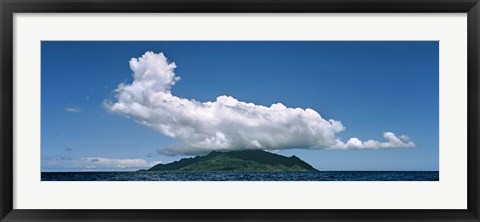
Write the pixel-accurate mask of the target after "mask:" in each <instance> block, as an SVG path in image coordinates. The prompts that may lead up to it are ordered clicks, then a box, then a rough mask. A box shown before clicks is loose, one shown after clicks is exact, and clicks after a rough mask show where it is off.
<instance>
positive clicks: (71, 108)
mask: <svg viewBox="0 0 480 222" xmlns="http://www.w3.org/2000/svg"><path fill="white" fill-rule="evenodd" d="M64 110H65V112H70V113H79V112H81V111H82V110H81V109H80V108H78V107H76V106H67V107H65V109H64Z"/></svg>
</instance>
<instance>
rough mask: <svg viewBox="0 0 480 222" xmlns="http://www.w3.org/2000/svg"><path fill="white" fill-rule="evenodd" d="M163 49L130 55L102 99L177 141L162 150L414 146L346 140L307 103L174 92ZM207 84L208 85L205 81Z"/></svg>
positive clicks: (389, 135)
mask: <svg viewBox="0 0 480 222" xmlns="http://www.w3.org/2000/svg"><path fill="white" fill-rule="evenodd" d="M176 67H177V66H176V64H175V63H173V62H169V61H168V60H167V58H166V57H165V56H164V54H163V53H158V54H157V53H153V52H146V53H145V54H144V55H143V56H141V57H140V58H132V59H131V60H130V69H131V70H132V72H133V81H132V82H131V83H121V84H119V85H118V87H117V88H116V89H115V91H114V93H115V98H116V101H114V102H110V101H106V102H105V103H104V105H105V107H106V109H107V110H108V111H110V112H112V113H116V114H120V115H122V116H126V117H132V118H133V119H134V120H135V121H136V122H138V123H139V124H142V125H145V126H147V127H150V128H152V129H154V130H156V131H158V132H160V133H161V134H163V135H166V136H168V137H171V138H174V139H175V140H176V141H177V142H178V143H177V144H174V145H171V146H168V147H164V148H162V149H160V150H159V152H158V153H160V154H168V155H175V154H187V155H194V154H201V153H206V152H210V151H213V150H241V149H263V150H282V149H292V148H300V149H383V148H409V147H415V144H414V143H413V141H411V140H410V138H409V137H408V136H404V135H402V136H400V137H397V136H396V135H395V134H394V133H393V132H388V131H387V132H385V133H384V134H383V137H384V139H385V140H384V141H376V140H366V141H362V140H360V139H359V138H357V137H352V138H350V139H348V140H347V142H344V140H343V141H342V139H341V138H340V137H338V136H337V134H338V133H340V132H342V131H344V130H345V127H344V125H343V124H342V122H341V121H338V120H334V119H325V118H324V117H322V116H321V115H320V114H319V113H318V112H317V111H315V110H313V109H310V108H298V107H286V106H285V105H283V104H282V103H274V104H272V105H270V106H264V105H259V104H254V103H251V102H243V101H239V100H238V99H236V98H234V97H232V96H228V95H221V96H218V97H217V98H216V100H215V101H208V102H199V101H196V100H194V99H186V98H181V97H178V96H175V95H173V94H172V92H171V88H172V87H173V86H174V85H175V84H176V83H177V82H178V81H179V80H180V77H179V76H176V75H175V73H174V69H175V68H176ZM204 87H209V86H204Z"/></svg>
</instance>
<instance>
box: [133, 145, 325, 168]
mask: <svg viewBox="0 0 480 222" xmlns="http://www.w3.org/2000/svg"><path fill="white" fill-rule="evenodd" d="M142 171H173V172H306V171H317V170H316V169H315V168H313V167H312V166H311V165H309V164H308V163H306V162H305V161H303V160H301V159H300V158H298V157H296V156H295V155H293V156H291V157H286V156H282V155H278V154H274V153H270V152H266V151H263V150H241V151H227V152H220V151H212V152H210V153H209V154H208V155H205V156H196V157H191V158H183V159H180V160H178V161H174V162H171V163H167V164H161V163H160V164H157V165H155V166H153V167H152V168H150V169H148V170H142Z"/></svg>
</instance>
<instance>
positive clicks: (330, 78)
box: [41, 41, 439, 171]
mask: <svg viewBox="0 0 480 222" xmlns="http://www.w3.org/2000/svg"><path fill="white" fill-rule="evenodd" d="M147 51H152V52H154V53H164V55H165V57H166V58H168V61H169V62H175V64H176V68H175V69H174V72H175V75H176V76H180V77H181V79H180V80H178V81H175V84H174V85H172V86H171V89H170V90H169V91H168V92H169V93H171V94H172V95H174V96H175V97H179V98H186V99H189V100H196V101H199V102H208V101H216V100H217V97H219V96H223V95H226V96H231V97H233V98H235V99H236V100H238V101H240V102H246V103H252V104H255V106H265V107H270V106H271V105H272V104H274V103H281V104H283V105H284V106H285V107H291V108H297V107H299V108H301V109H302V110H305V109H307V108H310V109H312V110H315V111H316V112H317V113H319V114H320V115H321V118H323V119H325V120H329V119H334V120H336V121H340V122H341V124H342V125H343V127H344V128H345V129H344V130H340V131H338V132H336V133H335V135H334V136H335V138H339V139H340V140H341V141H343V142H344V143H347V141H348V140H349V139H350V138H354V137H355V138H359V139H360V140H362V141H364V142H365V141H367V140H375V141H379V142H384V141H385V138H384V137H383V136H382V134H383V133H385V132H393V133H394V134H395V135H396V136H398V137H400V135H407V136H408V137H409V138H410V140H411V141H412V142H413V143H414V144H415V147H397V148H395V147H393V148H392V147H389V148H368V147H367V148H366V149H312V148H311V147H310V148H308V149H305V148H300V149H299V148H296V147H285V146H279V149H275V150H273V151H274V152H277V153H278V154H282V155H287V156H290V155H297V156H299V157H300V158H301V159H303V160H305V161H306V162H308V163H310V164H311V165H312V166H314V167H315V168H317V169H319V170H438V99H439V98H438V42H436V41H432V42H428V41H423V42H411V41H409V42H329V41H324V42H303V41H302V42H295V41H293V42H268V41H267V42H228V41H227V42H218V41H212V42H133V41H132V42H108V41H107V42H68V41H67V42H57V41H44V42H42V63H41V66H42V67H41V70H42V74H41V75H42V83H41V84H42V86H41V87H42V89H41V93H42V95H41V98H42V113H41V120H42V123H41V133H42V135H41V139H42V140H41V151H42V170H43V171H85V170H134V169H140V168H146V167H148V166H150V165H152V164H155V163H158V162H159V161H160V162H162V163H167V162H170V161H173V160H177V159H179V158H182V157H184V156H185V152H179V153H178V155H177V156H169V155H166V154H165V153H164V152H162V151H165V150H168V149H170V150H174V151H175V150H176V149H178V150H180V148H183V147H180V146H178V144H179V143H182V144H184V145H185V144H186V145H185V146H189V144H190V145H191V144H193V143H194V142H195V141H193V142H192V141H189V140H188V139H183V140H181V139H179V137H176V139H175V138H171V137H169V136H166V135H164V133H162V132H161V131H159V130H155V127H154V126H147V125H145V124H140V123H139V121H138V120H139V119H138V115H139V114H138V113H137V114H132V115H129V114H127V113H126V111H118V110H117V111H112V109H110V108H109V107H108V106H106V105H105V104H116V103H120V101H118V98H116V95H118V94H119V91H118V90H117V91H115V89H117V87H118V85H119V84H120V83H124V84H126V85H129V84H132V82H133V80H134V77H133V76H132V72H133V71H132V70H131V69H130V66H129V61H130V60H131V59H132V58H139V57H142V55H144V54H145V53H146V52H147ZM170 91H171V92H170ZM242 104H243V103H242ZM157 111H158V110H157ZM158 118H162V117H161V116H157V117H155V118H146V119H141V120H145V121H146V122H149V121H152V122H157V120H158ZM136 120H137V121H136ZM185 124H189V123H185ZM302 126H303V125H302ZM175 127H177V128H175V129H183V128H181V127H183V126H175ZM178 127H180V128H178ZM240 127H241V126H240ZM272 127H275V126H268V127H267V128H266V129H271V128H272ZM300 127H301V126H300ZM209 129H210V128H209ZM214 130H217V129H214ZM219 130H220V131H221V129H219ZM239 130H241V129H239ZM273 130H276V129H273ZM246 131H247V132H248V130H246ZM221 132H224V131H221ZM266 132H267V133H266V134H268V130H267V131H266ZM224 133H225V136H226V137H227V139H228V136H229V134H228V133H226V132H224ZM301 135H302V136H307V137H308V136H309V135H310V134H308V133H306V134H301ZM222 136H223V135H222ZM267 136H268V135H267ZM247 138H250V137H247ZM307 139H308V138H307ZM179 141H180V142H179ZM260 143H262V140H261V139H260ZM240 144H243V143H240ZM285 144H286V145H288V144H296V143H289V142H286V143H285ZM285 144H284V145H285ZM187 148H188V150H189V151H191V150H195V148H191V147H187ZM287 148H292V149H287Z"/></svg>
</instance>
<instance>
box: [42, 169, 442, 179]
mask: <svg viewBox="0 0 480 222" xmlns="http://www.w3.org/2000/svg"><path fill="white" fill-rule="evenodd" d="M438 180H439V176H438V171H319V172H273V173H272V172H268V173H256V172H255V173H254V172H252V173H240V172H238V173H235V172H233V173H232V172H205V173H180V172H55V173H54V172H48V173H46V172H42V181H438Z"/></svg>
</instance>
